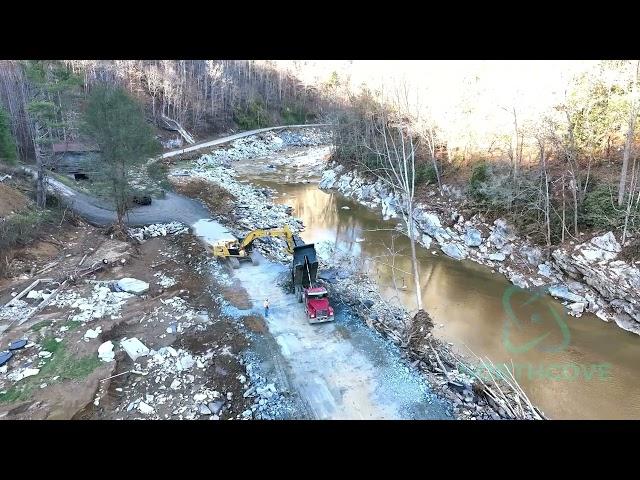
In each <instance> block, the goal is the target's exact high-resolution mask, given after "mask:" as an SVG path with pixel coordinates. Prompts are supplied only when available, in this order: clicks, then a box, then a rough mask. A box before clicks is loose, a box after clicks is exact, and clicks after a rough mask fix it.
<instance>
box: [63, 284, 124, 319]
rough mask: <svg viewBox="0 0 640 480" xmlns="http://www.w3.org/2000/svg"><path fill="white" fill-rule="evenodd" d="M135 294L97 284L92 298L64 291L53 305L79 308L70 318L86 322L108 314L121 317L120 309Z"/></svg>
mask: <svg viewBox="0 0 640 480" xmlns="http://www.w3.org/2000/svg"><path fill="white" fill-rule="evenodd" d="M133 296H134V295H133V294H131V293H127V292H114V291H112V290H111V289H110V288H109V287H108V286H106V285H105V284H96V285H95V286H94V287H93V290H92V292H91V297H90V298H83V297H81V296H80V295H79V294H78V293H77V292H74V291H68V292H62V293H60V294H58V296H57V297H56V298H55V300H54V301H53V302H51V305H52V306H58V307H61V308H64V307H68V308H72V309H77V310H79V313H76V314H74V315H72V316H71V317H70V318H69V320H72V321H76V322H82V323H86V322H90V321H94V320H99V319H101V318H103V317H105V316H107V315H109V316H110V317H111V318H112V319H115V318H119V312H120V309H121V308H122V306H123V305H124V303H125V302H126V301H127V300H128V299H129V298H131V297H133Z"/></svg>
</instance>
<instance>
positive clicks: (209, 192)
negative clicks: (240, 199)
mask: <svg viewBox="0 0 640 480" xmlns="http://www.w3.org/2000/svg"><path fill="white" fill-rule="evenodd" d="M171 183H172V184H173V186H174V188H175V189H176V191H177V192H178V193H181V194H182V195H186V196H187V197H191V198H197V199H198V200H201V201H202V202H204V203H205V205H207V207H209V210H211V212H214V213H215V214H217V215H228V214H230V213H231V211H232V210H233V202H234V201H235V200H236V199H235V197H234V196H233V195H232V194H231V193H229V192H228V191H227V190H225V189H223V188H220V187H219V186H217V185H215V184H213V183H211V182H207V181H205V180H201V179H183V178H179V177H172V178H171Z"/></svg>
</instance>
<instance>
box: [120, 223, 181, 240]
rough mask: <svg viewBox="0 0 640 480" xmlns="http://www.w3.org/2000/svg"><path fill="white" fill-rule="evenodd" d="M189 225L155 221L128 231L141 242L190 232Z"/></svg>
mask: <svg viewBox="0 0 640 480" xmlns="http://www.w3.org/2000/svg"><path fill="white" fill-rule="evenodd" d="M188 232H189V227H187V226H186V225H184V224H182V223H179V222H171V223H154V224H153V225H147V226H145V227H140V228H129V229H128V230H127V233H128V234H129V236H130V237H132V238H135V239H136V240H138V241H139V242H143V241H144V240H145V239H148V238H154V237H166V236H167V235H180V234H181V233H188Z"/></svg>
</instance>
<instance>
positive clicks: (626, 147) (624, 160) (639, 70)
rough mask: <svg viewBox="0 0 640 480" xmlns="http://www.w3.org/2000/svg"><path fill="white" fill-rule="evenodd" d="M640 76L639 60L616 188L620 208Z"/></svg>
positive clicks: (625, 181) (631, 145) (636, 109)
mask: <svg viewBox="0 0 640 480" xmlns="http://www.w3.org/2000/svg"><path fill="white" fill-rule="evenodd" d="M639 74H640V60H638V61H636V74H635V78H634V79H633V87H632V89H631V98H630V99H629V123H628V125H627V138H626V141H625V144H624V153H623V156H622V172H620V186H619V187H618V206H619V207H620V206H622V204H623V202H624V194H625V190H626V186H627V170H628V169H629V157H630V156H631V149H632V147H633V136H634V132H635V126H636V117H637V116H638V101H637V98H636V97H637V92H638V75H639Z"/></svg>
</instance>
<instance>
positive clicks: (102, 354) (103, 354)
mask: <svg viewBox="0 0 640 480" xmlns="http://www.w3.org/2000/svg"><path fill="white" fill-rule="evenodd" d="M98 358H100V360H102V361H103V362H112V361H113V359H114V358H115V354H114V353H113V343H112V342H111V340H109V341H108V342H104V343H103V344H102V345H100V346H99V347H98Z"/></svg>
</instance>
